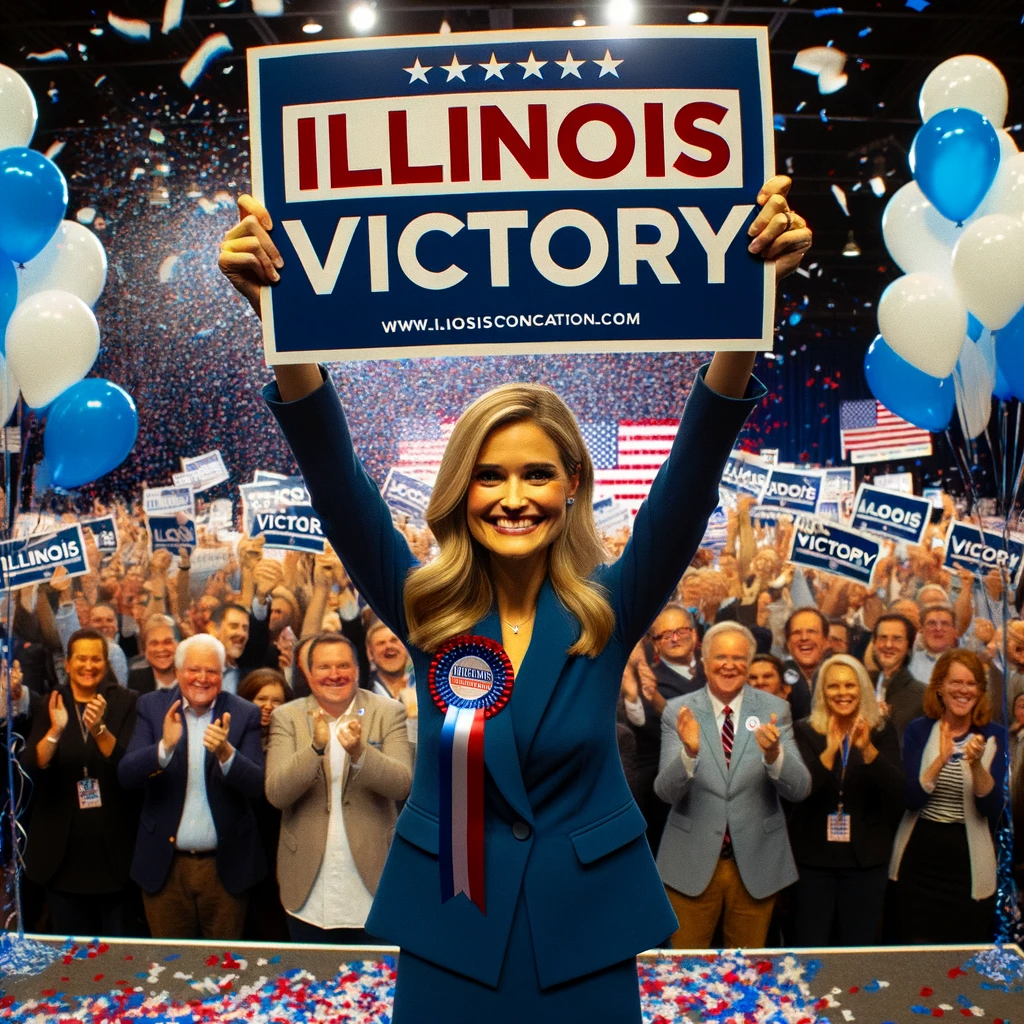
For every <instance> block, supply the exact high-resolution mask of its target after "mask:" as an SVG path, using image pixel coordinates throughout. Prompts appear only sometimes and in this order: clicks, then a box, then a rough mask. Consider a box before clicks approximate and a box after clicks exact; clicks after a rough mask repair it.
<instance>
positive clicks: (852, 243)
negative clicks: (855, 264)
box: [843, 231, 860, 259]
mask: <svg viewBox="0 0 1024 1024" xmlns="http://www.w3.org/2000/svg"><path fill="white" fill-rule="evenodd" d="M843 255H844V256H846V257H848V258H850V259H856V258H857V257H858V256H859V255H860V246H859V245H858V244H857V239H856V238H854V237H853V232H852V231H848V232H847V234H846V245H844V246H843Z"/></svg>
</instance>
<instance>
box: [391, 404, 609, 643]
mask: <svg viewBox="0 0 1024 1024" xmlns="http://www.w3.org/2000/svg"><path fill="white" fill-rule="evenodd" d="M522 421H529V422H533V423H536V424H537V426H538V427H540V428H541V429H542V430H543V431H544V432H545V433H546V434H547V435H548V437H550V438H551V440H552V441H553V442H554V444H555V447H556V448H557V449H558V452H559V455H560V457H561V460H562V466H563V468H564V469H565V472H566V473H568V474H569V475H570V476H571V475H572V474H574V473H577V472H578V473H579V486H578V488H577V490H576V500H575V502H574V504H573V506H572V507H571V508H569V509H567V510H566V518H565V526H564V528H563V529H562V531H561V532H560V533H559V535H558V536H557V537H556V538H555V540H554V542H553V543H552V545H551V549H550V553H549V558H548V576H549V578H550V580H551V585H552V586H553V587H554V590H555V593H556V594H557V595H558V599H559V600H560V601H561V602H562V604H563V605H564V606H565V607H566V609H567V610H568V611H569V612H570V613H571V614H572V615H574V616H575V618H576V620H577V621H578V623H579V625H580V635H579V638H578V639H577V640H576V642H575V643H574V644H573V645H572V646H571V647H570V648H569V651H568V653H569V654H585V655H587V656H588V657H596V656H597V655H598V654H600V653H601V651H602V650H603V648H604V646H605V644H606V643H607V642H608V638H609V637H610V636H611V633H612V629H613V627H614V625H615V616H614V613H613V612H612V608H611V605H610V604H609V603H608V598H607V596H606V594H605V591H604V589H603V588H602V587H601V586H600V585H599V584H597V583H595V582H593V581H592V580H591V579H589V577H590V575H591V573H592V572H593V571H594V569H595V568H597V566H598V565H600V564H601V563H602V562H603V561H604V560H605V557H606V555H605V551H604V547H603V545H602V544H601V539H600V537H599V536H598V533H597V529H596V527H595V526H594V513H593V507H592V500H593V493H594V466H593V463H592V462H591V460H590V455H589V453H588V452H587V446H586V445H585V444H584V442H583V435H582V434H581V433H580V428H579V425H578V424H577V423H576V419H575V417H574V416H573V414H572V413H571V412H570V411H569V407H568V406H567V405H566V404H565V402H563V401H562V399H561V398H559V397H558V395H556V394H555V392H554V391H552V390H551V389H550V388H546V387H543V386H542V385H540V384H505V385H503V386H502V387H499V388H495V389H494V390H493V391H488V392H487V393H486V394H484V395H481V396H480V397H479V398H478V399H477V400H476V401H475V402H473V403H472V405H470V406H469V408H468V409H467V410H466V411H465V412H464V413H463V414H462V416H461V417H460V419H459V422H458V423H457V424H456V425H455V429H454V430H453V431H452V436H451V439H450V440H449V443H448V447H447V448H446V449H445V453H444V458H443V459H442V460H441V467H440V469H439V471H438V474H437V483H436V484H435V485H434V491H433V494H432V495H431V497H430V504H429V505H428V506H427V525H428V526H429V527H430V529H431V531H432V532H433V534H434V537H435V539H436V540H437V543H438V546H439V548H440V554H439V555H438V556H437V558H435V559H434V561H432V562H431V563H429V564H428V565H423V566H418V567H416V568H414V569H412V570H411V571H410V573H409V576H408V579H407V580H406V584H405V614H406V618H407V620H408V623H409V640H410V641H411V642H412V643H413V644H415V645H416V646H417V647H419V648H420V649H421V650H424V651H435V650H437V648H438V647H440V646H441V644H443V643H444V642H445V641H446V640H448V639H449V638H451V637H452V636H456V635H457V634H459V633H465V632H466V631H467V630H469V629H471V628H472V627H473V626H474V625H475V624H476V623H477V622H479V620H480V619H482V618H483V617H484V616H485V615H486V614H487V613H488V612H489V611H490V610H491V607H492V605H493V603H494V587H493V585H492V583H491V577H490V573H489V572H488V567H487V552H486V550H485V549H484V548H483V547H482V546H481V545H480V544H479V543H478V542H477V541H476V540H474V538H473V536H472V534H471V533H470V532H469V524H468V522H467V519H466V494H467V492H468V490H469V485H470V481H471V480H472V475H473V467H474V466H475V465H476V460H477V457H478V455H479V452H480V449H481V448H482V447H483V444H484V442H485V441H486V439H487V437H488V435H489V434H490V433H491V431H493V430H495V429H496V428H498V427H501V426H504V425H506V424H508V423H516V422H522Z"/></svg>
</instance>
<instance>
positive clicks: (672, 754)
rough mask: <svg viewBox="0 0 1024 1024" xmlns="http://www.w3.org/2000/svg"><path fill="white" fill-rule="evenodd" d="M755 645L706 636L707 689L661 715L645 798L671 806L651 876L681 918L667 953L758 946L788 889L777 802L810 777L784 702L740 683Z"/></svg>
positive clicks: (722, 634)
mask: <svg viewBox="0 0 1024 1024" xmlns="http://www.w3.org/2000/svg"><path fill="white" fill-rule="evenodd" d="M755 649H756V645H755V642H754V638H753V636H752V635H751V633H750V631H749V630H748V629H747V628H746V627H744V626H741V625H740V624H739V623H737V622H720V623H718V624H717V625H715V626H712V627H711V629H709V630H708V631H707V633H706V634H705V635H704V644H703V661H704V672H705V674H706V676H707V685H706V686H705V687H703V688H702V689H700V690H697V691H696V692H694V693H688V694H685V695H684V696H682V697H677V698H675V699H674V700H670V701H669V702H668V704H666V705H665V710H664V712H663V714H662V718H661V767H660V770H659V772H658V777H657V778H656V779H655V782H654V791H655V792H656V793H657V794H658V796H659V797H661V799H662V800H664V801H665V802H666V803H668V804H671V807H672V809H671V810H670V811H669V816H668V822H667V824H666V826H665V832H664V835H663V836H662V840H661V846H660V847H659V849H658V870H659V871H660V873H661V878H662V881H664V883H665V888H666V890H667V891H668V896H669V899H670V900H671V901H672V906H673V908H674V910H675V912H676V916H677V917H678V918H679V929H678V930H677V931H676V932H675V934H674V935H673V936H672V945H673V946H674V947H675V948H676V949H707V948H709V947H710V945H711V942H712V938H713V936H714V934H715V927H716V926H717V924H718V922H719V920H721V921H722V927H723V939H724V944H725V946H727V947H729V948H736V947H739V946H743V947H747V948H751V947H758V946H763V945H764V942H765V938H766V936H767V933H768V922H769V920H770V919H771V916H772V908H773V907H774V905H775V894H776V893H777V892H778V891H779V890H780V889H783V888H785V887H786V886H787V885H791V884H792V883H793V882H795V881H796V878H797V871H796V864H795V863H794V861H793V854H792V851H791V850H790V846H789V837H788V836H787V834H786V819H785V817H784V814H783V811H782V806H781V804H780V803H779V798H780V797H782V798H783V799H786V800H790V801H792V802H794V803H796V802H798V801H800V800H803V799H804V798H805V797H806V796H807V795H808V793H810V790H811V776H810V772H808V770H807V767H806V766H805V765H804V763H803V761H802V760H801V758H800V752H799V750H798V749H797V747H796V744H795V742H794V740H793V730H792V722H791V719H790V713H789V705H788V704H787V703H786V701H784V700H782V699H781V698H779V697H775V696H773V695H772V694H770V693H767V692H766V691H761V690H755V689H754V688H753V687H751V686H748V685H746V681H747V672H748V669H749V667H750V661H751V659H752V658H753V656H754V651H755Z"/></svg>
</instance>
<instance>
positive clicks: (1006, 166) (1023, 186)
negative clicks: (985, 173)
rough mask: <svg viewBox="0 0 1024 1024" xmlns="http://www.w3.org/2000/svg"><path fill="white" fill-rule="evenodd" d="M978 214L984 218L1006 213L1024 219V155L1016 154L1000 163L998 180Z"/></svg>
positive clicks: (990, 187)
mask: <svg viewBox="0 0 1024 1024" xmlns="http://www.w3.org/2000/svg"><path fill="white" fill-rule="evenodd" d="M978 212H979V213H980V214H981V215H982V216H988V214H990V213H1005V214H1006V215H1007V216H1010V217H1016V218H1018V219H1024V153H1014V155H1013V156H1010V157H1004V158H1003V159H1002V160H1000V161H999V170H998V171H997V172H996V180H995V181H993V182H992V184H991V185H990V186H989V190H988V192H986V193H985V198H984V199H983V200H982V201H981V206H979V207H978Z"/></svg>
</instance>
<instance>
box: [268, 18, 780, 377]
mask: <svg viewBox="0 0 1024 1024" xmlns="http://www.w3.org/2000/svg"><path fill="white" fill-rule="evenodd" d="M248 70H249V111H250V119H251V139H252V178H253V191H254V193H255V195H256V197H257V198H258V199H260V200H261V201H262V202H263V203H264V204H265V205H266V207H267V209H268V210H269V212H270V214H271V217H272V218H273V222H274V225H275V230H274V234H273V238H274V242H275V244H276V245H277V246H278V248H279V249H280V251H281V255H282V257H283V260H284V268H283V271H282V274H281V280H280V283H278V284H276V285H275V286H274V287H272V288H265V289H264V291H263V300H262V302H263V327H264V339H265V345H266V355H267V360H268V362H272V363H286V362H309V361H311V360H313V359H331V358H333V359H352V358H381V357H407V356H417V355H430V356H437V355H458V354H467V355H468V354H474V355H478V354H486V353H493V354H502V355H505V354H508V353H517V352H519V353H522V352H537V351H637V350H646V351H661V350H682V349H697V350H704V349H715V348H725V349H753V350H767V349H770V348H771V342H772V312H773V305H774V287H775V284H774V273H773V271H772V269H771V268H770V267H769V266H767V265H766V264H765V263H764V261H763V260H761V259H759V258H757V257H755V256H752V255H751V254H750V253H749V252H748V249H747V246H748V243H749V237H748V235H747V231H746V229H747V227H748V226H749V224H750V222H751V221H752V220H753V218H754V216H755V214H756V210H757V205H756V197H757V194H758V190H759V188H760V186H761V184H762V183H763V182H764V181H765V180H766V179H767V178H768V177H770V176H771V175H772V174H774V164H775V158H774V152H773V137H772V136H773V132H772V129H773V117H772V104H771V94H770V83H769V65H768V35H767V31H766V30H765V29H764V28H757V27H752V28H741V27H728V28H725V27H718V26H714V27H712V26H707V27H700V28H694V27H685V28H683V27H661V28H649V27H646V28H644V27H629V28H626V27H616V28H582V29H569V28H555V29H543V30H508V31H498V32H478V33H466V34H450V35H443V36H442V35H429V36H404V37H401V36H399V37H385V36H381V37H378V38H374V39H348V40H332V41H325V42H322V43H307V44H296V45H285V46H270V47H260V48H256V49H251V50H249V51H248Z"/></svg>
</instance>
